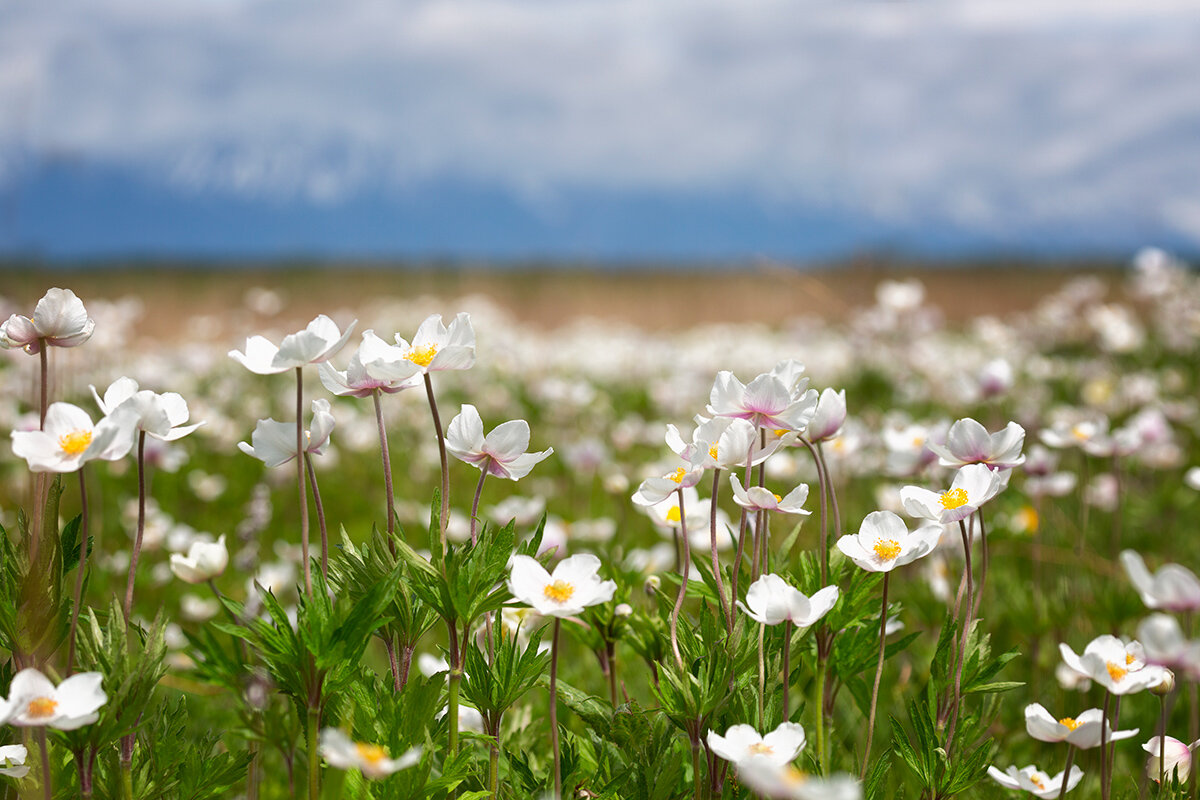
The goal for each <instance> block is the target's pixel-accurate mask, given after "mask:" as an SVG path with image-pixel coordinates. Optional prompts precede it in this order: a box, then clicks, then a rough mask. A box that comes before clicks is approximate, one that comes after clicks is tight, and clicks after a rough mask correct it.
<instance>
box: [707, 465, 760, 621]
mask: <svg viewBox="0 0 1200 800" xmlns="http://www.w3.org/2000/svg"><path fill="white" fill-rule="evenodd" d="M753 461H754V445H750V452H748V453H746V475H745V477H744V478H743V479H742V485H743V486H749V485H750V469H751V467H750V464H751V463H752V462H753ZM713 503H714V504H715V503H716V496H715V495H714V496H713ZM749 524H750V512H749V511H748V510H747V509H746V507H745V506H743V507H742V516H741V519H740V520H739V521H738V538H737V553H736V554H734V556H733V572H732V574H731V575H730V582H731V584H732V585H731V586H730V591H729V600H730V603H731V604H733V605H732V608H737V598H738V573H740V572H741V571H742V559H743V558H744V557H745V554H746V529H747V528H748V527H749Z"/></svg>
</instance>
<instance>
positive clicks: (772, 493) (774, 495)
mask: <svg viewBox="0 0 1200 800" xmlns="http://www.w3.org/2000/svg"><path fill="white" fill-rule="evenodd" d="M771 496H772V497H774V498H775V502H776V503H782V502H783V498H782V497H780V496H779V495H777V494H775V493H774V492H771Z"/></svg>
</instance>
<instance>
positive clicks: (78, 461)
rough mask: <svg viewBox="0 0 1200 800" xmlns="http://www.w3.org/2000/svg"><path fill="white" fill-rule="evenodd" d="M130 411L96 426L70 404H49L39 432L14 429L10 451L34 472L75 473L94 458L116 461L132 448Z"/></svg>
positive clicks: (133, 425)
mask: <svg viewBox="0 0 1200 800" xmlns="http://www.w3.org/2000/svg"><path fill="white" fill-rule="evenodd" d="M135 425H136V419H135V418H134V415H133V413H132V411H130V410H122V411H120V412H119V413H115V414H112V415H110V416H107V417H104V418H103V419H101V420H100V422H98V423H96V424H95V425H93V424H92V418H91V417H90V416H88V413H87V412H86V411H84V410H83V409H82V408H79V407H78V406H74V405H71V404H70V403H51V404H50V407H49V408H48V409H47V410H46V424H45V426H44V428H43V430H40V431H13V432H12V447H13V452H14V453H15V454H16V455H18V456H20V457H21V458H23V459H25V460H26V461H27V462H28V463H29V468H30V469H31V470H33V471H34V472H75V471H76V470H78V469H79V468H80V467H81V466H82V465H83V464H85V463H86V462H88V461H91V460H93V459H97V458H98V459H102V460H104V461H116V460H118V459H121V458H124V457H125V455H126V454H127V453H128V452H129V449H130V448H131V447H133V438H134V428H135Z"/></svg>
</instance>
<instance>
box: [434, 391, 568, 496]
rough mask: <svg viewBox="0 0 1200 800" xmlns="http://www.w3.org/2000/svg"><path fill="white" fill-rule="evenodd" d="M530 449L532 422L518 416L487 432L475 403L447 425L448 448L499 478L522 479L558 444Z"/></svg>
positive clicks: (455, 454)
mask: <svg viewBox="0 0 1200 800" xmlns="http://www.w3.org/2000/svg"><path fill="white" fill-rule="evenodd" d="M528 450H529V423H528V422H526V421H525V420H523V419H514V420H510V421H509V422H504V423H501V424H500V425H497V426H496V427H495V428H494V429H493V430H492V432H491V433H489V434H488V435H487V436H484V435H483V420H482V419H480V418H479V411H477V410H476V408H475V406H473V405H464V406H463V407H462V411H460V412H459V413H458V415H457V416H456V417H455V418H454V419H452V420H450V425H449V427H447V429H446V451H447V452H449V453H450V454H451V455H452V456H454V457H455V458H457V459H458V460H459V461H462V462H464V463H467V464H470V465H471V466H473V467H475V468H476V469H479V470H486V471H487V473H488V474H489V475H495V476H496V477H498V478H508V479H509V480H513V481H515V480H518V479H520V478H523V477H525V476H526V475H528V474H529V471H530V470H531V469H533V466H534V464H537V463H538V462H539V461H542V460H543V459H546V458H548V457H549V456H550V454H551V453H553V452H554V448H549V449H546V450H542V451H540V452H537V453H530V452H527V451H528Z"/></svg>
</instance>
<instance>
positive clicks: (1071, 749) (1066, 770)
mask: <svg viewBox="0 0 1200 800" xmlns="http://www.w3.org/2000/svg"><path fill="white" fill-rule="evenodd" d="M1073 763H1075V746H1074V745H1070V744H1069V745H1067V765H1066V766H1065V767H1063V776H1062V784H1061V785H1060V786H1059V789H1058V798H1059V800H1062V798H1063V796H1065V795H1066V793H1067V779H1068V778H1070V777H1071V765H1072V764H1073Z"/></svg>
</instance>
